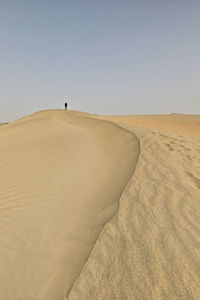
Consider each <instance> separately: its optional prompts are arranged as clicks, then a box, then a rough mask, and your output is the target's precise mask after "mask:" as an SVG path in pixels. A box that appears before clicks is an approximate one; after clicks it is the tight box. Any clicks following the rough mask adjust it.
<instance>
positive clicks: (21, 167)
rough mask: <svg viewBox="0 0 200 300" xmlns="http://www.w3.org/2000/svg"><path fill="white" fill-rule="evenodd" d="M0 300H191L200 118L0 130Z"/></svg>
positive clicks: (73, 116) (199, 285)
mask: <svg viewBox="0 0 200 300" xmlns="http://www.w3.org/2000/svg"><path fill="white" fill-rule="evenodd" d="M0 170H1V172H0V237H1V238H0V300H67V299H68V300H129V299H130V300H143V299H145V300H151V299H152V300H154V299H155V300H157V299H158V300H159V299H161V300H162V299H163V300H167V299H169V300H175V299H184V300H187V299H188V300H189V299H200V116H199V115H184V114H169V115H148V116H147V115H146V116H136V115H128V116H98V115H93V114H89V113H83V112H78V111H64V110H46V111H40V112H36V113H34V114H32V115H29V116H27V117H24V118H22V119H20V120H17V121H14V122H11V123H9V124H0Z"/></svg>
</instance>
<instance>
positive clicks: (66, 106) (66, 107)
mask: <svg viewBox="0 0 200 300" xmlns="http://www.w3.org/2000/svg"><path fill="white" fill-rule="evenodd" d="M65 110H67V102H65Z"/></svg>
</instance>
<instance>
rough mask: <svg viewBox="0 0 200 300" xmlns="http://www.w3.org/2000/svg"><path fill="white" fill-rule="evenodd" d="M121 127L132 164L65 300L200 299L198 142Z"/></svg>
mask: <svg viewBox="0 0 200 300" xmlns="http://www.w3.org/2000/svg"><path fill="white" fill-rule="evenodd" d="M124 126H125V127H126V129H128V130H130V131H133V132H135V133H136V134H137V136H138V137H139V139H140V143H141V154H140V158H139V162H138V164H137V167H136V170H135V173H134V175H133V177H132V179H131V181H130V182H129V185H128V186H127V187H126V190H125V191H124V193H123V195H122V197H121V199H120V206H119V210H118V213H117V214H116V215H115V216H114V217H113V218H112V219H111V220H110V221H109V222H108V223H107V224H106V225H105V227H104V229H103V231H102V232H101V235H100V237H99V238H98V240H97V242H96V244H95V247H94V248H93V251H92V253H91V255H90V257H89V259H88V261H87V263H86V265H85V266H84V269H83V271H82V273H81V275H80V276H79V278H78V280H77V281H76V282H75V284H74V287H73V289H72V290H71V293H70V294H69V296H68V297H66V299H68V300H86V299H87V300H88V299H91V300H92V299H95V300H105V299H106V300H134V299H135V300H140V299H145V300H150V299H152V300H159V299H162V300H164V299H169V300H176V299H181V300H182V299H184V300H190V299H195V300H196V299H200V140H199V139H192V138H187V137H183V136H180V135H171V134H166V133H165V134H164V133H162V132H159V131H156V132H155V131H146V130H142V129H137V128H133V127H130V126H129V127H128V126H126V125H124Z"/></svg>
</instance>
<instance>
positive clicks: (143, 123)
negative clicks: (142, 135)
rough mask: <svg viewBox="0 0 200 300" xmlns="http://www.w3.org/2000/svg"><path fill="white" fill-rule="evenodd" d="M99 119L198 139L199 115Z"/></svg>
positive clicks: (133, 116) (108, 117) (129, 116)
mask: <svg viewBox="0 0 200 300" xmlns="http://www.w3.org/2000/svg"><path fill="white" fill-rule="evenodd" d="M99 118H100V119H105V120H109V121H113V122H118V123H124V124H128V125H132V126H138V127H141V128H145V129H155V130H162V131H167V132H170V133H176V134H182V135H187V136H191V137H197V138H198V137H200V115H186V114H170V115H127V116H100V117H99Z"/></svg>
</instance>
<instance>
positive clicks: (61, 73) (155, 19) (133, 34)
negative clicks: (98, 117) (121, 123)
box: [0, 0, 200, 122]
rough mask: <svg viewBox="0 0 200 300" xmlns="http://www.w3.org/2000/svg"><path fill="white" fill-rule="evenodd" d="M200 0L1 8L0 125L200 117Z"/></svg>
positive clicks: (1, 4) (10, 1) (46, 0)
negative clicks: (61, 114) (37, 115)
mask: <svg viewBox="0 0 200 300" xmlns="http://www.w3.org/2000/svg"><path fill="white" fill-rule="evenodd" d="M199 81H200V1H198V0H197V1H195V0H190V1H188V0H187V1H186V0H146V1H145V0H137V1H135V0H132V1H130V0H120V1H119V0H71V1H68V0H65V1H64V0H57V1H56V0H55V1H52V0H5V1H3V0H0V122H6V121H11V120H15V119H17V118H19V117H22V116H24V115H27V114H30V113H32V112H34V111H37V110H41V109H48V108H62V107H63V102H64V97H65V96H69V97H70V99H71V100H70V101H69V109H73V110H82V111H87V112H91V113H97V114H152V113H170V112H182V113H197V114H200V82H199Z"/></svg>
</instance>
